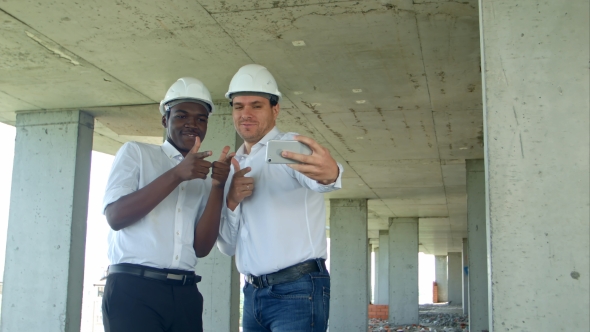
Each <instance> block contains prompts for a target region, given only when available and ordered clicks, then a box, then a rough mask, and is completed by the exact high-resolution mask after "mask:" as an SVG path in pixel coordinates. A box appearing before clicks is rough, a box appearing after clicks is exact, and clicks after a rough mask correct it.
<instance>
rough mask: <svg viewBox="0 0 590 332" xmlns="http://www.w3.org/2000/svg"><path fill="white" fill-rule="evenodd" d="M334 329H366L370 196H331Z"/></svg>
mask: <svg viewBox="0 0 590 332" xmlns="http://www.w3.org/2000/svg"><path fill="white" fill-rule="evenodd" d="M330 234H331V238H330V276H331V290H330V331H351V332H355V331H366V330H367V319H368V314H369V296H368V294H369V292H368V287H367V284H368V283H369V279H368V277H367V269H368V266H369V262H367V251H368V250H367V243H368V241H367V200H366V199H331V200H330Z"/></svg>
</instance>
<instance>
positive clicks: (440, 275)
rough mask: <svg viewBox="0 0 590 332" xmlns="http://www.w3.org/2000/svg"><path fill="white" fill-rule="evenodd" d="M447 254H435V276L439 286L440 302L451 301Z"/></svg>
mask: <svg viewBox="0 0 590 332" xmlns="http://www.w3.org/2000/svg"><path fill="white" fill-rule="evenodd" d="M447 259H448V257H447V255H444V256H442V255H437V256H434V277H435V281H436V285H437V288H438V302H447V301H449V276H448V261H447Z"/></svg>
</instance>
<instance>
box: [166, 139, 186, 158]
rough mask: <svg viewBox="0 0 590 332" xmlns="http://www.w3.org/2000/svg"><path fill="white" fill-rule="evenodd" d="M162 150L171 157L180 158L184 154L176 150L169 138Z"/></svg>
mask: <svg viewBox="0 0 590 332" xmlns="http://www.w3.org/2000/svg"><path fill="white" fill-rule="evenodd" d="M162 151H164V153H165V154H166V155H167V156H168V158H170V159H178V158H179V157H180V158H182V154H181V153H180V152H178V150H176V148H175V147H174V146H173V145H172V144H170V142H168V140H166V141H164V143H162Z"/></svg>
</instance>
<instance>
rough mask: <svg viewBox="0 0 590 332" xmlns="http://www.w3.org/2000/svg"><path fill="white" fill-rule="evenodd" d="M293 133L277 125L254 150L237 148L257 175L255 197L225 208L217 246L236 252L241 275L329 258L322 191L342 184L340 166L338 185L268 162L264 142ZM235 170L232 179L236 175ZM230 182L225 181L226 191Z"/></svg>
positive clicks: (241, 160) (288, 137)
mask: <svg viewBox="0 0 590 332" xmlns="http://www.w3.org/2000/svg"><path fill="white" fill-rule="evenodd" d="M295 135H297V134H295V133H281V132H279V130H278V129H277V128H276V127H275V128H273V129H272V130H271V131H270V132H269V133H268V134H266V136H264V138H262V139H261V140H260V142H258V143H256V144H255V145H254V146H252V149H251V151H250V154H249V155H248V154H246V153H245V147H244V145H242V146H241V147H240V148H239V149H238V151H236V157H235V158H236V159H237V160H238V162H239V163H240V168H242V169H244V168H245V167H251V168H252V170H251V171H250V172H249V173H247V174H246V176H247V177H252V178H254V190H253V192H252V195H251V196H249V197H246V198H245V199H244V200H243V201H242V202H241V203H240V204H239V205H238V206H237V207H236V209H235V210H234V211H231V210H230V209H228V208H227V207H226V208H224V211H223V214H222V218H221V225H220V232H219V237H218V239H217V246H218V247H219V250H220V251H221V252H223V253H224V254H226V255H229V256H232V255H234V254H235V255H236V265H237V268H238V271H240V273H242V274H246V275H248V274H251V275H256V276H259V275H263V274H268V273H272V272H276V271H278V270H281V269H283V268H286V267H289V266H291V265H295V264H298V263H301V262H304V261H306V260H309V259H314V258H324V259H325V258H326V257H327V245H326V208H325V205H324V196H323V194H322V193H325V192H330V191H333V190H336V189H339V188H341V178H342V171H343V169H342V166H341V165H340V164H338V168H339V172H340V174H339V175H338V179H337V180H336V182H335V183H332V184H329V185H322V184H320V183H318V182H317V181H315V180H312V179H310V178H308V177H306V176H305V175H303V174H301V173H299V172H296V171H295V170H293V169H292V168H290V167H288V166H287V165H284V164H267V163H266V159H265V156H266V144H267V142H268V141H269V140H271V139H276V140H293V137H294V136H295ZM233 173H234V170H233V168H232V170H231V173H230V175H229V176H230V178H231V176H232V175H233ZM229 185H230V181H227V183H226V195H227V191H228V190H229Z"/></svg>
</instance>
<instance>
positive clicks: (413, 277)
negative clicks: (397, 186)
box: [343, 218, 419, 331]
mask: <svg viewBox="0 0 590 332" xmlns="http://www.w3.org/2000/svg"><path fill="white" fill-rule="evenodd" d="M389 260H390V264H389V322H390V323H391V324H393V325H405V324H418V320H419V319H418V218H389ZM365 329H366V328H365ZM343 331H344V330H343Z"/></svg>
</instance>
